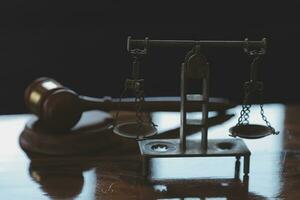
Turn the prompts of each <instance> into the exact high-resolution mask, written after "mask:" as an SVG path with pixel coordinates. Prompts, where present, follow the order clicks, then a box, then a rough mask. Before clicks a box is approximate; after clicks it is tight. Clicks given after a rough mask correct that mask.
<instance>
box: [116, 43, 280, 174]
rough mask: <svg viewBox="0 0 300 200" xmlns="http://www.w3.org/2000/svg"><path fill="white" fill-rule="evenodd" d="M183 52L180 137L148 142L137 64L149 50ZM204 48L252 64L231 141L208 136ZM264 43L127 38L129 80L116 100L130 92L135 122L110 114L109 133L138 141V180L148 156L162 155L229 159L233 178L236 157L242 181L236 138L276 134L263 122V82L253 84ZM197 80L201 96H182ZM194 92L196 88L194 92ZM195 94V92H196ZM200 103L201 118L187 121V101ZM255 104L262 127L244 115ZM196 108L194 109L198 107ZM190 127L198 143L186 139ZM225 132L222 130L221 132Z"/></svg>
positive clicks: (150, 129)
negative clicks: (242, 56) (241, 56)
mask: <svg viewBox="0 0 300 200" xmlns="http://www.w3.org/2000/svg"><path fill="white" fill-rule="evenodd" d="M167 47H168V48H189V49H190V50H189V51H188V52H187V53H186V55H185V59H184V61H183V63H182V64H181V68H180V67H178V70H179V69H180V70H181V79H180V82H181V83H180V94H181V95H180V117H181V120H180V131H179V132H180V133H179V136H178V138H177V139H151V136H153V135H155V134H157V129H156V125H155V124H154V123H153V122H152V120H151V117H150V115H149V113H147V112H146V111H143V104H144V103H145V96H144V89H143V86H144V79H142V78H141V77H140V73H139V72H140V62H141V60H142V58H143V57H144V56H146V55H147V52H148V51H149V49H150V48H152V49H151V50H153V49H154V50H155V48H167ZM206 47H209V48H218V47H223V48H224V47H228V48H241V49H243V50H244V51H245V53H246V54H248V55H249V56H250V57H251V59H252V60H253V61H252V63H251V65H250V80H248V81H247V82H245V84H244V100H243V105H242V110H241V112H240V117H239V119H238V122H237V124H236V125H235V126H234V127H232V128H230V130H229V132H230V135H231V136H232V137H233V138H232V139H209V138H208V133H209V132H208V113H209V111H210V106H209V79H210V74H209V71H210V66H209V63H208V62H207V60H206V58H205V56H204V55H203V54H202V50H203V49H205V48H206ZM266 47H267V44H266V39H265V38H264V39H262V40H261V41H249V40H248V39H245V40H244V41H207V40H204V41H191V40H150V39H148V38H145V39H143V40H135V39H131V37H128V40H127V50H128V52H129V53H130V54H131V55H132V57H133V65H132V77H131V78H130V79H126V81H125V86H124V91H123V92H122V94H121V97H120V102H121V101H122V100H121V99H122V97H123V96H124V95H125V94H126V93H131V94H134V96H135V104H136V111H135V112H136V119H135V121H130V122H118V118H119V112H121V111H120V110H118V111H117V113H116V116H115V123H114V128H113V131H114V133H116V134H118V135H120V136H123V137H129V138H134V139H137V140H138V144H139V149H140V153H141V155H142V158H143V159H142V160H143V176H144V177H145V178H147V177H148V176H149V175H150V173H151V172H150V169H151V168H150V167H149V165H150V161H151V158H158V157H160V158H162V157H235V158H236V163H235V167H236V172H235V173H236V174H235V177H238V176H239V168H240V158H241V157H243V172H244V178H246V179H247V177H248V174H249V169H250V155H251V152H250V150H249V149H248V147H247V146H246V144H245V143H244V141H243V140H242V139H238V138H237V137H239V138H247V139H259V138H262V137H265V136H268V135H272V134H278V132H276V131H275V129H274V128H273V127H272V126H271V124H270V122H269V121H268V120H267V118H266V116H265V114H264V110H263V104H262V95H263V82H262V81H260V80H258V69H259V62H260V61H261V58H262V56H263V55H264V54H265V52H266ZM191 79H193V80H197V81H199V86H201V85H202V94H201V95H200V94H188V92H187V91H188V81H189V80H191ZM199 91H200V89H199ZM199 93H201V92H199ZM199 100H201V101H202V105H201V106H202V108H201V110H202V119H199V120H195V119H193V120H192V119H188V118H187V112H188V110H187V105H188V103H189V102H192V101H199ZM257 101H258V102H259V104H260V109H261V110H260V114H261V117H262V119H263V121H264V122H265V125H259V124H250V122H249V115H250V108H251V105H252V104H253V102H257ZM199 110H200V109H199ZM190 125H193V126H195V125H199V126H201V127H202V128H201V142H199V141H193V140H187V133H186V132H187V131H186V130H187V127H188V126H190ZM224 132H226V130H224Z"/></svg>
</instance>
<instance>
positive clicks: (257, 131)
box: [229, 124, 273, 139]
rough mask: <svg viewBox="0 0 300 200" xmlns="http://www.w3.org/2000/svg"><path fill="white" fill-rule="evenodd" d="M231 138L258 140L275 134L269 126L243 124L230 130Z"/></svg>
mask: <svg viewBox="0 0 300 200" xmlns="http://www.w3.org/2000/svg"><path fill="white" fill-rule="evenodd" d="M229 132H230V133H231V136H233V137H236V136H237V137H240V138H246V139H258V138H263V137H265V136H268V135H271V134H273V132H272V130H271V129H270V128H269V127H268V126H263V125H258V124H243V125H238V126H234V127H231V128H230V129H229Z"/></svg>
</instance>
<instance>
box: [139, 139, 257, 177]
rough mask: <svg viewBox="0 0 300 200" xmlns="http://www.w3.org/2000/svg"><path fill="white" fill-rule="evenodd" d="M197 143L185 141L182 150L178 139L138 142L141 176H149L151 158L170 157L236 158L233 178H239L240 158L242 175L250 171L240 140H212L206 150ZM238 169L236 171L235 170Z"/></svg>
mask: <svg viewBox="0 0 300 200" xmlns="http://www.w3.org/2000/svg"><path fill="white" fill-rule="evenodd" d="M200 146H201V145H200V142H199V141H193V140H187V141H186V149H185V150H182V147H181V145H180V140H179V139H164V140H157V139H148V140H142V141H139V147H140V152H141V155H142V156H143V169H142V170H143V172H142V173H143V176H144V178H147V177H148V176H149V175H150V173H151V172H150V167H149V166H150V160H151V158H162V157H166V158H171V157H236V165H235V167H236V170H235V177H238V176H239V168H240V161H239V160H240V157H243V159H244V175H245V176H248V174H249V169H250V155H251V152H250V151H249V149H248V147H247V146H246V144H245V143H244V141H243V140H241V139H213V140H208V146H207V150H206V151H205V150H202V149H201V148H200ZM237 168H238V169H237Z"/></svg>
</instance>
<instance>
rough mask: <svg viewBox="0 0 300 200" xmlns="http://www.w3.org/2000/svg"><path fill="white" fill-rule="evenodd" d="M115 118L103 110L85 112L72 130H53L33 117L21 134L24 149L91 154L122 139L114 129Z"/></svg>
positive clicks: (55, 152)
mask: <svg viewBox="0 0 300 200" xmlns="http://www.w3.org/2000/svg"><path fill="white" fill-rule="evenodd" d="M112 122H113V118H112V116H111V115H110V114H109V113H106V112H103V111H86V112H84V113H83V115H82V117H81V119H80V121H79V122H78V124H77V125H76V126H75V127H74V128H72V129H71V130H69V131H66V132H63V133H57V132H55V131H51V130H49V129H47V128H45V126H43V124H42V123H41V122H40V121H39V120H38V119H37V118H36V117H33V118H32V119H31V120H30V121H28V122H27V124H26V125H25V127H24V130H23V132H22V133H21V135H20V138H19V139H20V140H19V142H20V145H21V147H22V148H23V149H24V150H25V151H29V152H33V153H41V154H48V155H78V154H88V153H92V152H97V151H101V150H107V149H109V148H114V146H116V145H118V143H119V142H120V139H118V137H117V136H116V135H115V134H114V133H113V131H112V128H113V127H112Z"/></svg>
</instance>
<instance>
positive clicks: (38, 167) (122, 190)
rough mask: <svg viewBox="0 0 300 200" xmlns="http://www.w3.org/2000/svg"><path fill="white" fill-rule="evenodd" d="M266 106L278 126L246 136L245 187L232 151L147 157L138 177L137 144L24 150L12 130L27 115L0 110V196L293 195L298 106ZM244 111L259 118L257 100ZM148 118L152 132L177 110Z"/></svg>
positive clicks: (299, 193)
mask: <svg viewBox="0 0 300 200" xmlns="http://www.w3.org/2000/svg"><path fill="white" fill-rule="evenodd" d="M239 111H240V107H236V108H234V109H231V110H229V112H232V113H237V114H238V113H239ZM265 112H266V115H267V116H268V118H269V121H270V122H271V123H272V124H273V126H274V127H275V128H276V129H278V130H279V131H280V134H279V135H277V136H274V135H272V136H269V137H266V138H263V139H259V140H245V142H246V144H247V145H248V147H249V149H250V151H251V153H252V155H251V163H250V176H249V182H248V184H249V185H248V186H247V188H245V185H244V184H243V183H242V182H243V181H242V173H241V174H240V179H239V180H237V179H233V177H234V160H233V158H159V159H153V160H152V164H151V170H152V176H151V181H147V182H145V181H144V180H143V178H142V176H141V173H140V172H141V159H140V156H139V153H138V152H131V153H128V152H126V151H124V153H113V152H114V151H110V152H103V153H101V154H96V155H86V156H73V157H70V156H69V157H50V156H28V155H27V154H26V153H24V151H23V150H22V149H21V148H20V146H19V143H18V138H19V135H20V133H21V131H22V129H23V127H24V124H25V123H26V121H27V120H28V119H29V118H30V117H31V115H5V116H0V149H1V151H0V199H1V200H2V199H3V200H10V199H31V200H34V199H160V198H161V199H168V198H169V199H184V198H187V199H188V198H195V199H205V198H206V199H210V198H216V197H220V199H300V123H299V122H300V106H284V105H281V104H269V105H266V106H265ZM255 114H257V116H255ZM195 116H199V113H198V114H197V113H195V114H192V115H191V116H190V117H195ZM251 117H252V118H250V119H251V120H252V121H254V122H260V120H261V119H260V115H259V110H258V107H254V108H253V110H252V115H251ZM153 118H154V121H155V123H157V124H158V125H159V132H163V131H165V130H168V129H171V128H174V127H176V126H178V125H179V113H165V112H160V113H154V114H153ZM236 122H237V116H235V117H233V118H232V119H230V120H229V121H226V122H225V123H223V124H220V125H217V126H214V127H211V128H209V138H228V137H229V136H228V129H229V128H230V127H231V126H233V125H234V124H235V123H236ZM199 138H200V136H199V134H198V133H196V134H194V135H192V136H190V137H189V139H199ZM112 148H116V149H117V148H118V147H114V146H112ZM29 157H30V158H29Z"/></svg>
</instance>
